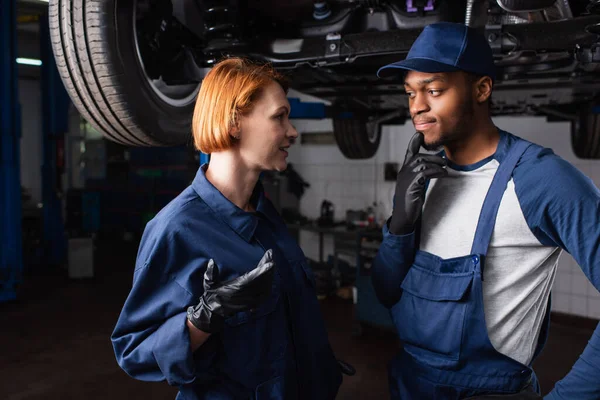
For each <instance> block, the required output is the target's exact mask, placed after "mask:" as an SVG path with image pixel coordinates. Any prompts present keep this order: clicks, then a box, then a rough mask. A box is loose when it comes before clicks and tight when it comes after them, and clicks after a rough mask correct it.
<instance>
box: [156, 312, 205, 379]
mask: <svg viewBox="0 0 600 400" xmlns="http://www.w3.org/2000/svg"><path fill="white" fill-rule="evenodd" d="M186 320H187V313H186V312H185V311H183V312H181V313H179V314H177V315H174V316H173V317H171V318H169V319H168V320H167V321H165V323H164V324H163V325H161V326H160V328H158V330H157V331H156V333H155V342H154V348H153V353H154V358H155V359H156V363H157V364H158V366H159V368H160V370H161V371H162V373H163V375H164V376H165V378H166V379H167V382H168V383H169V385H183V384H189V383H192V382H193V381H194V379H195V375H196V371H195V369H196V368H195V365H194V357H193V354H192V349H191V344H190V335H189V331H188V327H187V324H186Z"/></svg>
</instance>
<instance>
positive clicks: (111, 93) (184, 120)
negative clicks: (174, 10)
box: [49, 0, 200, 146]
mask: <svg viewBox="0 0 600 400" xmlns="http://www.w3.org/2000/svg"><path fill="white" fill-rule="evenodd" d="M155 4H156V3H150V2H148V1H142V0H51V1H50V6H49V23H50V32H51V40H52V47H53V51H54V55H55V59H56V64H57V67H58V71H59V73H60V76H61V78H62V80H63V83H64V85H65V87H66V89H67V92H68V93H69V95H70V97H71V99H72V101H73V103H74V105H75V106H76V107H77V109H78V110H79V112H80V113H81V114H82V116H83V117H84V118H85V119H86V120H88V121H89V122H90V123H91V124H92V125H93V126H94V128H96V129H97V130H98V131H100V132H101V133H103V134H104V135H105V137H107V138H108V139H110V140H113V141H115V142H118V143H121V144H124V145H130V146H173V145H181V144H184V143H189V142H191V140H190V139H191V134H190V131H191V129H190V125H191V119H192V113H193V109H194V101H195V97H196V95H197V93H198V89H199V87H200V84H199V83H198V82H197V81H196V82H185V83H181V84H177V85H167V84H165V83H164V82H163V81H162V79H161V78H159V79H154V78H152V79H151V78H150V77H149V75H148V74H147V73H146V69H145V67H144V63H143V60H142V56H141V52H140V46H139V43H138V36H139V32H140V29H145V27H146V26H147V25H148V24H142V22H145V21H143V18H144V15H145V14H144V13H147V12H148V9H149V8H151V7H153V6H154V5H155ZM166 4H169V3H166ZM140 6H142V7H141V8H140ZM161 6H163V5H162V3H161ZM157 14H158V16H159V18H160V17H161V16H160V13H155V15H157ZM169 15H170V14H169ZM159 26H160V21H159ZM139 37H141V36H139Z"/></svg>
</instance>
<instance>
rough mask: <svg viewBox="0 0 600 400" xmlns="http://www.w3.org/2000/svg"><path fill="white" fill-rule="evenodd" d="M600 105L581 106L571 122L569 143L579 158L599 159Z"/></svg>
mask: <svg viewBox="0 0 600 400" xmlns="http://www.w3.org/2000/svg"><path fill="white" fill-rule="evenodd" d="M599 108H600V106H598V105H596V106H593V105H587V106H585V107H581V109H580V111H579V116H578V119H577V120H576V121H573V122H572V123H571V144H572V147H573V152H574V153H575V155H576V156H577V157H579V158H583V159H600V112H599V111H600V110H599Z"/></svg>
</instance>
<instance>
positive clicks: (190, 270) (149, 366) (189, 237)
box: [112, 165, 342, 400]
mask: <svg viewBox="0 0 600 400" xmlns="http://www.w3.org/2000/svg"><path fill="white" fill-rule="evenodd" d="M205 170H206V165H203V166H202V167H201V168H200V169H199V170H198V173H197V175H196V178H195V179H194V181H193V183H192V185H191V186H190V187H188V188H187V189H185V190H184V191H183V192H182V193H181V194H180V195H179V196H177V198H175V199H174V200H173V201H172V202H171V203H169V204H168V205H167V206H166V207H165V208H164V209H163V210H161V211H160V212H159V213H158V214H157V215H156V217H155V218H154V219H153V220H152V221H150V222H149V223H148V225H147V227H146V229H145V231H144V235H143V237H142V240H141V243H140V249H139V253H138V257H137V262H136V269H135V272H134V279H133V287H132V289H131V292H130V294H129V296H128V298H127V300H126V301H125V304H124V306H123V309H122V312H121V315H120V317H119V320H118V322H117V325H116V327H115V330H114V332H113V335H112V342H113V347H114V351H115V355H116V357H117V361H118V363H119V365H120V366H121V367H122V368H123V369H124V370H125V371H126V372H127V373H128V374H129V375H131V376H132V377H134V378H137V379H140V380H146V381H161V380H167V381H168V383H169V384H171V385H174V386H178V387H179V389H180V392H179V394H178V397H177V398H178V399H189V400H192V399H203V400H204V399H206V400H225V399H227V400H229V399H258V400H264V399H269V400H271V399H286V400H288V399H291V400H295V399H302V400H304V399H317V400H320V399H322V400H331V399H334V398H335V396H336V393H337V391H338V389H339V386H340V384H341V381H342V376H341V371H340V368H339V365H338V363H337V361H336V359H335V357H334V354H333V352H332V349H331V347H330V345H329V341H328V337H327V332H326V329H325V325H324V322H323V318H322V315H321V311H320V307H319V303H318V300H317V297H316V293H315V288H314V277H313V275H312V272H311V270H310V267H309V266H308V265H307V262H306V258H305V256H304V254H303V252H302V250H301V249H300V248H299V246H298V245H297V243H296V241H295V240H294V239H293V238H292V237H291V235H290V234H289V233H288V230H287V228H286V226H285V224H284V222H283V220H282V219H281V217H280V216H279V214H278V213H277V211H276V210H275V208H274V207H273V205H272V204H271V202H270V201H269V200H268V199H267V198H266V197H265V195H264V191H263V189H262V186H261V184H260V183H258V184H257V186H256V188H255V190H254V193H253V196H252V202H253V204H255V206H256V210H257V211H256V213H248V212H245V211H243V210H241V209H240V208H238V207H237V206H235V205H234V204H233V203H231V202H230V201H229V200H228V199H226V198H225V197H224V196H223V195H222V194H221V193H220V192H219V191H218V190H217V189H216V188H215V187H214V186H213V185H212V184H211V183H210V182H209V181H208V180H207V179H206V176H205ZM267 249H273V256H274V260H275V262H276V273H275V277H274V280H273V286H272V293H271V297H270V298H269V299H268V300H267V301H266V302H265V303H264V304H262V305H261V306H260V307H258V308H257V309H255V310H252V311H248V312H240V313H238V314H236V315H235V316H234V317H232V318H229V319H228V320H226V321H225V328H224V330H223V331H222V332H220V333H217V334H213V335H211V336H210V337H209V339H208V340H207V341H206V342H205V343H204V344H203V345H202V346H201V347H200V348H199V349H198V350H197V351H196V352H195V353H193V354H192V352H191V350H190V339H189V334H188V328H187V326H186V309H187V307H188V306H190V305H195V304H197V303H198V301H199V298H200V296H201V295H202V292H203V275H204V272H205V271H206V266H207V263H208V260H209V259H210V258H213V259H214V260H215V262H216V264H217V266H218V270H219V280H221V281H226V280H230V279H233V278H235V277H237V276H240V275H242V274H243V273H245V272H247V271H249V270H251V269H253V268H255V266H256V265H257V263H258V261H259V260H260V259H261V258H262V256H263V254H264V253H265V251H266V250H267Z"/></svg>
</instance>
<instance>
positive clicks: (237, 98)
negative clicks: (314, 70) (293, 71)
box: [192, 57, 288, 154]
mask: <svg viewBox="0 0 600 400" xmlns="http://www.w3.org/2000/svg"><path fill="white" fill-rule="evenodd" d="M272 82H277V83H279V85H281V87H282V88H283V90H284V92H286V93H287V90H288V86H287V81H286V79H285V77H284V76H283V75H282V74H280V73H278V72H277V71H275V69H274V68H273V67H272V66H271V65H270V64H256V63H253V62H251V61H249V60H246V59H243V58H238V57H234V58H228V59H225V60H223V61H220V62H219V63H217V64H216V65H215V66H214V67H213V68H212V69H211V70H210V71H209V73H208V74H207V75H206V77H205V78H204V80H203V81H202V86H201V87H200V91H199V93H198V97H197V98H196V106H195V108H194V117H193V119H192V134H193V137H194V145H195V147H196V149H198V150H200V151H201V152H203V153H205V154H210V153H213V152H216V151H221V150H226V149H228V148H230V147H231V146H232V144H233V140H232V137H231V135H230V132H231V129H232V128H233V127H235V126H236V125H237V123H238V118H239V117H240V115H244V114H246V113H248V112H250V111H251V110H252V107H253V106H254V103H255V102H256V100H257V99H258V98H259V96H260V93H261V91H262V89H264V88H265V87H266V86H268V85H269V84H270V83H272Z"/></svg>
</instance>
